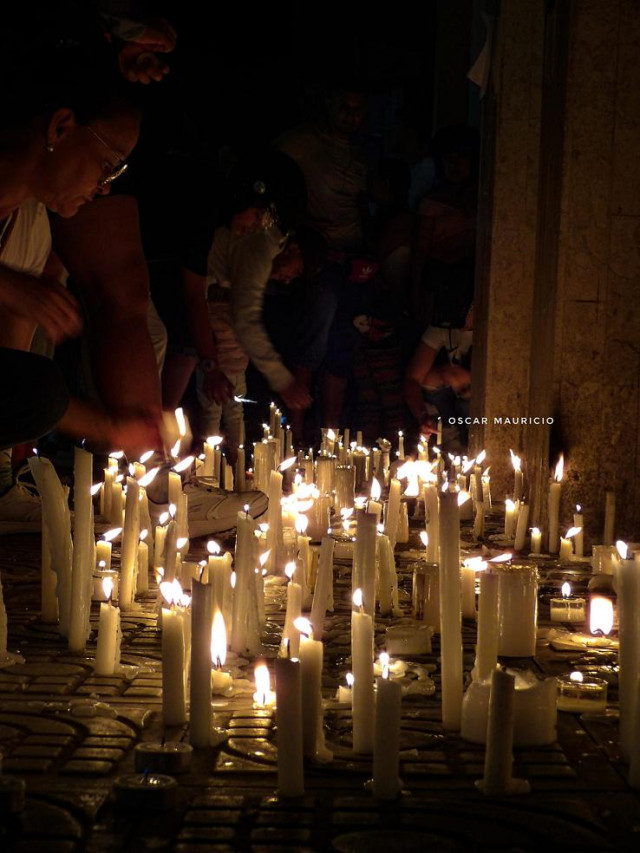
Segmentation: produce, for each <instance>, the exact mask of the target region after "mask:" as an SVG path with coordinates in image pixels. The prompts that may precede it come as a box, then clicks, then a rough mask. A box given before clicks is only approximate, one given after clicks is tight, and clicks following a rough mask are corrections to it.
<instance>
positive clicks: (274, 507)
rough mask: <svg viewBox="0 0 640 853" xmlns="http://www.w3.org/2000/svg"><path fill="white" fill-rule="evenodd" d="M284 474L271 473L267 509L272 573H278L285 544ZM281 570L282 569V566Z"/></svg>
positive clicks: (269, 562) (269, 563) (270, 570)
mask: <svg viewBox="0 0 640 853" xmlns="http://www.w3.org/2000/svg"><path fill="white" fill-rule="evenodd" d="M281 499H282V474H281V473H280V472H279V471H271V472H270V473H269V509H268V510H267V522H268V524H269V529H268V530H267V549H268V551H269V559H268V561H267V570H268V571H269V573H270V574H276V571H277V568H278V552H280V553H282V548H283V546H284V542H283V538H282V508H281V506H280V501H281ZM280 571H282V569H281V568H280Z"/></svg>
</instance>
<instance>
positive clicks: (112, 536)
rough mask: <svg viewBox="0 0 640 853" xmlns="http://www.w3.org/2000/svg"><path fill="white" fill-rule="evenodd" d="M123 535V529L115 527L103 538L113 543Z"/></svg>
mask: <svg viewBox="0 0 640 853" xmlns="http://www.w3.org/2000/svg"><path fill="white" fill-rule="evenodd" d="M121 533H122V528H121V527H114V528H113V530H107V532H106V533H105V534H104V535H103V536H102V538H103V539H104V541H105V542H113V540H114V539H117V538H118V536H120V534H121Z"/></svg>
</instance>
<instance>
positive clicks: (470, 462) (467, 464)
mask: <svg viewBox="0 0 640 853" xmlns="http://www.w3.org/2000/svg"><path fill="white" fill-rule="evenodd" d="M475 463H476V460H475V459H467V461H466V462H465V463H464V464H463V466H462V473H463V474H468V473H469V471H471V469H472V468H473V466H474V465H475Z"/></svg>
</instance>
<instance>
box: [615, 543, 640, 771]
mask: <svg viewBox="0 0 640 853" xmlns="http://www.w3.org/2000/svg"><path fill="white" fill-rule="evenodd" d="M627 550H628V549H627V546H626V545H625V543H624V542H619V543H618V551H619V554H620V556H621V558H622V559H620V560H619V561H616V563H614V566H615V570H614V574H615V576H616V586H617V592H618V624H619V628H618V632H619V638H620V650H619V652H618V664H619V667H620V672H619V675H618V683H619V687H618V694H619V697H620V750H621V752H622V755H623V758H624V759H625V761H628V760H629V758H630V757H631V754H632V751H633V743H632V735H633V730H634V720H635V717H636V714H637V713H638V709H637V707H636V704H635V700H636V692H637V683H638V676H639V675H640V632H639V630H638V617H639V614H640V565H639V564H638V563H637V562H636V561H635V560H628V559H627Z"/></svg>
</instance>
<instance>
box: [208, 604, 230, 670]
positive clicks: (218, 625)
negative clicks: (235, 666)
mask: <svg viewBox="0 0 640 853" xmlns="http://www.w3.org/2000/svg"><path fill="white" fill-rule="evenodd" d="M226 659H227V627H226V625H225V624H224V616H223V615H222V613H221V612H220V611H219V610H216V612H215V616H214V617H213V625H212V627H211V660H212V661H213V664H214V666H217V664H218V661H219V662H220V666H224V663H225V661H226Z"/></svg>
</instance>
